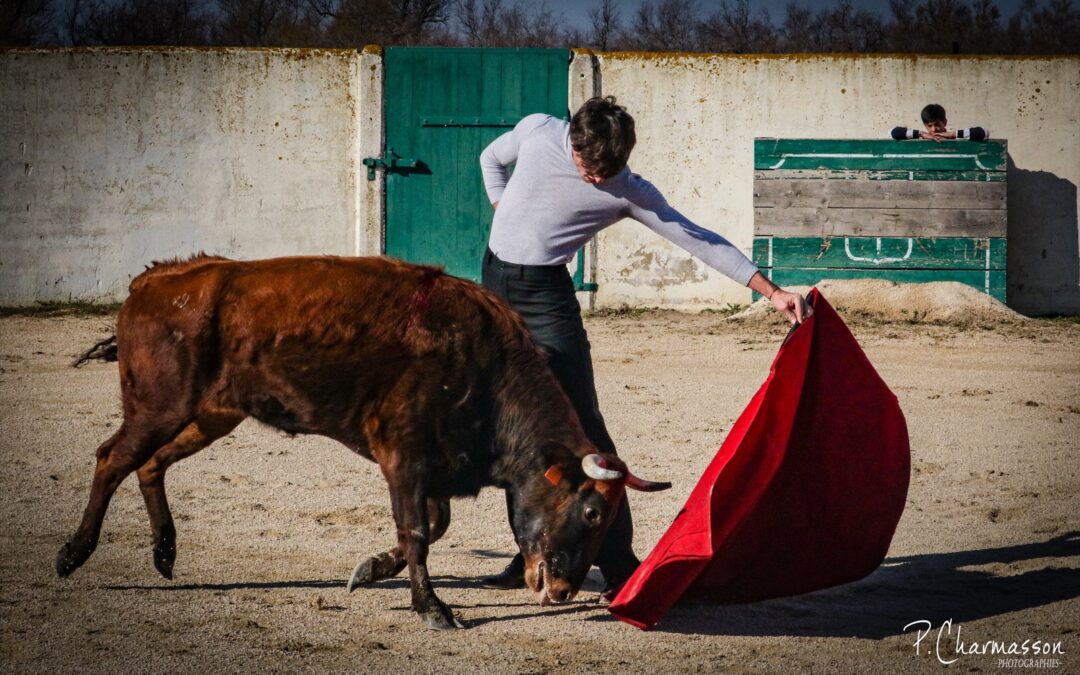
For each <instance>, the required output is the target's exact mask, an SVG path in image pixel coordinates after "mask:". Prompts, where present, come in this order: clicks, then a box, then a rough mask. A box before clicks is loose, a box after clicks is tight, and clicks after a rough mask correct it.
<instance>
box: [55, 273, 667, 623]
mask: <svg viewBox="0 0 1080 675" xmlns="http://www.w3.org/2000/svg"><path fill="white" fill-rule="evenodd" d="M116 348H117V352H116V353H117V356H118V360H119V371H120V384H121V391H122V396H123V411H124V422H123V424H122V425H121V426H120V429H119V430H118V431H117V432H116V433H115V434H114V435H113V436H112V437H111V438H109V439H108V440H106V441H105V442H104V443H103V444H102V445H101V447H99V448H98V450H97V468H96V470H95V472H94V480H93V484H92V486H91V490H90V498H89V504H88V505H87V507H86V511H85V513H84V515H83V519H82V522H81V524H80V525H79V528H78V530H77V531H76V532H75V534H74V535H73V536H72V538H71V539H70V541H68V543H67V544H65V545H64V546H63V547H62V548H61V549H60V552H59V554H58V556H57V559H56V571H57V573H58V574H59V575H60V576H67V575H69V574H71V573H72V572H73V571H74V570H75V569H77V568H78V567H79V566H80V565H82V564H83V563H84V562H85V561H86V560H87V558H89V557H90V555H91V553H93V551H94V548H95V546H96V545H97V541H98V536H99V533H100V530H101V523H102V519H103V518H104V516H105V510H106V508H107V507H108V504H109V500H110V498H111V497H112V495H113V493H114V492H115V491H116V488H117V487H118V486H119V485H120V483H121V481H123V480H124V478H125V477H126V476H127V475H128V474H130V473H131V472H133V471H134V472H136V473H137V475H138V478H139V487H140V489H141V490H142V494H143V498H144V499H145V502H146V508H147V511H148V512H149V515H150V525H151V528H152V530H153V535H154V565H155V567H157V569H158V571H159V572H160V573H161V574H162V575H163V576H165V577H166V578H172V569H173V563H174V561H175V559H176V530H175V528H174V525H173V520H172V516H171V514H170V512H169V505H168V502H167V501H166V498H165V485H164V479H165V471H166V469H167V468H168V467H169V466H170V465H172V464H173V463H174V462H176V461H177V460H180V459H183V458H184V457H187V456H189V455H192V454H194V453H196V452H198V451H199V450H202V449H203V448H205V447H206V446H208V445H210V444H211V443H213V442H214V441H215V440H216V439H218V438H221V437H222V436H224V435H226V434H228V433H229V432H230V431H232V429H234V428H235V427H236V425H238V424H239V423H240V422H241V421H242V420H244V419H245V418H246V417H249V416H250V417H254V418H256V419H258V420H261V421H262V422H265V423H267V424H270V425H272V426H274V427H277V428H279V429H283V430H285V431H287V432H291V433H312V434H321V435H323V436H328V437H330V438H333V439H336V440H338V441H340V442H341V443H343V444H345V445H346V446H348V447H349V448H351V449H352V450H354V451H355V452H357V453H359V454H361V455H363V456H364V457H366V458H368V459H371V460H373V461H375V462H377V463H378V464H379V468H380V469H381V470H382V473H383V476H384V477H385V478H386V481H387V484H388V485H389V489H390V500H391V504H392V507H393V514H394V521H395V523H396V525H397V545H396V546H395V547H393V548H391V549H390V550H389V551H387V552H386V553H382V554H380V555H376V556H372V557H371V558H368V559H365V560H362V562H361V563H360V564H359V565H358V566H357V568H356V570H355V572H354V574H353V578H352V579H351V580H350V582H349V588H350V590H351V589H352V588H353V587H354V586H356V585H358V584H364V583H370V582H373V581H376V580H378V579H383V578H387V577H390V576H393V575H396V574H398V573H399V572H400V571H401V570H402V569H403V568H404V567H405V566H406V565H408V567H409V576H410V579H411V587H412V606H413V609H414V610H415V611H416V612H418V613H419V614H420V615H421V617H422V618H423V619H424V621H425V622H426V623H427V624H428V625H429V626H431V627H434V628H452V627H455V626H458V627H460V626H461V624H460V623H459V622H458V621H457V620H456V619H455V618H454V615H453V613H452V612H451V611H450V609H449V608H448V607H447V606H446V605H445V604H443V603H442V601H440V600H439V599H438V598H437V597H436V596H435V592H434V590H433V589H432V586H431V582H430V579H429V577H428V572H427V565H426V560H427V552H428V546H430V545H431V544H432V543H434V542H435V540H437V539H438V538H439V537H440V536H441V535H442V534H443V532H445V531H446V527H447V525H449V521H450V509H449V502H448V500H449V498H451V497H459V496H473V495H476V494H477V493H478V492H479V490H480V489H481V488H482V487H484V486H488V485H494V486H498V487H500V488H503V489H505V490H509V491H510V492H511V493H512V495H513V497H514V502H515V503H516V504H520V505H521V506H520V508H519V509H518V510H517V517H516V518H517V520H516V522H515V528H514V529H515V531H516V536H517V539H518V545H519V547H520V548H521V551H522V553H523V554H524V556H525V559H526V564H527V580H528V582H529V585H530V586H531V588H532V589H533V590H534V591H535V592H536V593H537V595H538V597H539V599H540V601H541V602H542V603H547V602H549V601H557V602H561V601H565V600H568V599H570V598H572V597H573V595H574V594H575V593H576V592H577V589H578V588H579V587H580V585H581V583H582V581H583V580H584V578H585V575H586V573H587V572H588V570H589V567H590V565H591V564H592V561H593V559H594V558H595V556H596V553H597V551H598V548H599V546H600V543H601V540H602V538H603V536H604V534H605V532H606V531H607V528H608V525H609V524H610V523H611V520H612V519H613V517H614V512H615V508H616V507H617V505H618V504H619V500H620V498H621V495H622V492H623V489H624V487H625V486H627V485H629V486H630V487H635V488H637V489H644V490H655V489H662V488H664V487H668V484H663V483H651V482H648V481H642V480H640V479H638V478H635V477H634V476H633V475H631V474H630V473H629V471H627V470H626V467H625V465H624V464H623V463H622V462H620V461H619V459H618V458H617V457H614V456H611V455H601V454H598V453H597V451H596V449H595V448H594V447H593V446H592V445H591V444H590V443H589V441H588V439H587V438H586V437H585V434H584V432H583V431H582V429H581V426H580V424H579V422H578V419H577V416H576V415H575V413H574V411H573V408H572V407H571V405H570V402H569V401H568V399H567V398H566V396H565V395H564V394H563V392H562V390H561V389H560V387H559V385H558V383H557V381H556V380H555V378H554V376H553V375H552V374H551V373H550V371H549V370H548V368H547V365H546V363H545V360H544V357H543V355H542V354H541V353H540V352H539V351H538V350H537V349H536V348H535V346H534V345H533V343H532V341H531V340H530V338H529V335H528V332H527V330H526V329H525V327H524V324H523V323H522V322H521V320H520V318H519V317H517V315H516V314H514V313H513V312H512V311H511V310H510V309H509V308H508V307H507V306H506V305H504V304H503V303H502V302H501V301H500V300H499V299H497V298H496V297H495V296H494V295H492V294H490V293H488V292H487V291H485V290H484V289H482V288H481V287H479V286H478V285H476V284H474V283H472V282H469V281H465V280H463V279H458V278H455V277H452V276H449V275H446V274H443V273H442V272H441V271H440V270H438V269H435V268H430V267H420V266H415V265H409V264H406V263H402V262H398V261H394V260H390V259H385V258H352V259H349V258H281V259H275V260H262V261H254V262H237V261H230V260H225V259H222V258H213V257H207V256H199V257H196V258H193V259H191V260H186V261H176V262H170V263H159V264H155V265H154V266H153V267H151V268H150V269H149V270H148V271H146V272H145V273H143V274H142V275H140V276H139V277H137V278H136V279H135V280H134V281H133V282H132V284H131V294H130V297H129V298H128V299H127V301H126V302H125V303H124V305H123V307H122V308H121V310H120V314H119V317H118V319H117V326H116Z"/></svg>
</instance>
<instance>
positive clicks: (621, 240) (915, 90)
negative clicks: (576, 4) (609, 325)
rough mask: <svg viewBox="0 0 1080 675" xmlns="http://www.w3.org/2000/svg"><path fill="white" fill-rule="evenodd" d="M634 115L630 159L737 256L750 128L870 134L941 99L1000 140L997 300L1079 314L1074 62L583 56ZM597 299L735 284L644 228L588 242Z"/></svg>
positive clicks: (633, 298)
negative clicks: (1001, 225) (594, 62)
mask: <svg viewBox="0 0 1080 675" xmlns="http://www.w3.org/2000/svg"><path fill="white" fill-rule="evenodd" d="M597 58H598V60H599V63H600V72H601V89H602V91H603V93H604V94H605V95H615V96H616V97H617V98H618V99H619V101H620V102H621V103H623V104H625V105H626V106H627V107H628V109H629V110H630V111H631V113H632V114H633V115H634V118H635V120H636V121H637V137H638V145H637V148H636V149H635V150H634V155H633V157H632V158H631V167H632V168H633V169H634V170H635V171H636V172H638V173H641V174H642V175H644V176H646V177H647V178H649V179H650V180H651V181H653V182H654V183H655V184H656V185H657V186H658V187H659V188H660V189H661V190H662V191H663V192H664V193H665V195H666V196H667V197H668V200H669V201H670V202H671V203H672V205H674V206H675V207H676V208H678V209H679V210H681V211H683V212H684V213H685V214H687V215H688V216H689V217H690V218H692V219H693V220H695V221H697V222H698V223H700V224H701V225H704V226H706V227H709V228H711V229H714V230H716V231H717V232H719V233H720V234H722V235H724V236H725V237H727V238H728V239H730V240H731V241H733V242H734V243H735V244H736V245H737V246H739V247H740V248H742V249H743V250H744V251H746V252H749V251H750V247H751V241H752V237H753V220H754V215H753V156H754V151H753V140H754V137H786V138H881V137H886V135H887V134H888V132H889V129H891V128H892V127H893V126H895V125H900V124H902V125H905V126H912V125H916V124H919V111H920V110H921V109H922V107H923V105H925V104H926V103H930V102H937V103H941V104H942V105H944V106H945V108H946V110H947V111H948V114H949V122H950V124H951V126H973V125H976V124H978V125H982V126H986V127H988V128H989V129H990V132H991V134H992V136H993V137H995V138H1005V139H1008V141H1009V154H1010V156H1011V162H1010V164H1009V172H1008V180H1009V188H1008V201H1009V241H1008V246H1009V250H1008V255H1009V258H1008V284H1009V287H1008V294H1009V298H1010V300H1009V304H1010V305H1012V306H1013V307H1015V308H1016V309H1018V310H1020V311H1022V312H1027V313H1047V312H1062V313H1073V314H1075V313H1080V264H1078V256H1080V246H1078V231H1080V225H1078V218H1077V209H1078V195H1077V185H1078V184H1080V133H1078V130H1080V125H1078V122H1080V59H1078V58H1069V57H1054V58H998V57H993V58H991V57H935V56H839V55H824V56H821V55H814V56H804V55H778V56H732V55H701V54H694V55H662V54H641V53H606V54H598V55H597ZM596 255H597V259H596V268H597V270H598V278H597V281H598V283H599V291H598V293H597V296H596V304H597V305H598V306H601V307H603V306H618V305H631V306H657V305H659V306H667V307H677V308H686V309H692V308H701V307H709V306H712V307H715V306H718V305H719V306H722V305H723V304H724V303H728V302H739V303H744V302H747V301H748V300H749V297H750V294H749V291H747V290H746V289H744V288H741V287H739V286H737V285H736V284H734V283H733V282H731V281H729V280H727V279H726V278H725V277H723V276H722V275H720V274H719V273H717V272H714V271H713V270H711V269H709V268H707V267H705V265H703V264H702V263H700V262H699V261H697V260H694V259H692V258H690V256H689V255H687V254H686V253H684V252H683V251H682V250H681V249H678V248H676V247H674V246H672V245H670V244H668V243H667V242H666V241H664V240H663V239H661V238H659V237H657V236H656V235H654V234H652V233H651V232H649V231H648V230H646V229H645V228H644V227H642V226H640V225H638V224H636V223H633V222H623V223H619V224H617V225H615V226H613V227H611V228H609V229H608V230H606V231H605V232H603V233H601V235H600V237H599V238H598V242H597V251H596Z"/></svg>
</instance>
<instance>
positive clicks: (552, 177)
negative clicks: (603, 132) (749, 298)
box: [480, 114, 758, 286]
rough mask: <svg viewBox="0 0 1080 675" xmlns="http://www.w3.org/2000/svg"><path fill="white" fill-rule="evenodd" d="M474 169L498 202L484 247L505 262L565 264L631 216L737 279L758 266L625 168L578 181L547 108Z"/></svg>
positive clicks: (564, 133) (563, 136)
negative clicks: (601, 233)
mask: <svg viewBox="0 0 1080 675" xmlns="http://www.w3.org/2000/svg"><path fill="white" fill-rule="evenodd" d="M511 166H513V167H514V172H513V175H511V174H510V171H509V169H510V167H511ZM480 169H481V171H482V172H483V176H484V186H485V187H486V189H487V194H488V199H490V200H491V202H492V203H493V204H494V203H495V202H498V203H499V206H498V208H497V209H496V210H495V217H494V220H493V222H492V226H491V236H490V238H489V240H488V246H489V248H490V249H491V250H492V252H494V253H495V255H497V256H498V257H499V258H500V259H501V260H505V261H506V262H510V263H517V264H519V265H559V264H565V263H568V262H569V261H570V260H571V259H572V258H573V256H574V253H575V252H577V250H578V249H580V248H581V247H582V246H584V245H585V243H586V242H588V241H589V240H590V239H592V238H593V237H594V236H595V235H596V233H597V232H599V231H600V230H602V229H604V228H605V227H608V226H609V225H611V224H613V223H615V222H617V221H619V220H621V219H623V218H633V219H634V220H637V221H638V222H640V223H642V224H643V225H645V226H646V227H648V228H649V229H650V230H652V231H653V232H656V233H657V234H659V235H660V236H662V237H664V238H665V239H667V240H668V241H671V242H672V243H674V244H676V245H678V246H680V247H682V248H683V249H685V250H686V251H688V252H689V253H691V254H692V255H694V256H696V257H697V258H700V259H701V260H702V261H704V262H705V264H706V265H708V266H709V267H712V268H713V269H715V270H717V271H719V272H721V273H723V274H725V275H727V276H728V277H730V278H732V279H734V280H735V281H737V282H738V283H740V284H743V285H744V286H745V285H746V284H747V283H749V281H750V278H751V277H752V276H754V273H755V272H757V271H758V268H757V266H756V265H754V263H753V262H751V261H750V260H749V259H748V258H747V257H746V256H745V255H743V253H742V251H740V250H739V249H738V248H736V247H735V246H733V245H732V244H731V242H729V241H728V240H727V239H725V238H724V237H722V236H720V235H719V234H716V233H715V232H712V231H711V230H707V229H705V228H704V227H701V226H700V225H697V224H695V223H693V222H691V221H690V220H689V219H688V218H687V217H686V216H684V215H682V214H681V213H679V212H678V211H676V210H675V209H674V208H672V207H671V206H670V205H669V204H668V203H667V200H665V199H664V196H663V195H662V194H661V193H660V191H659V190H657V189H656V188H655V187H653V185H652V184H651V183H650V182H649V181H647V180H645V179H644V178H642V177H641V176H639V175H637V174H635V173H631V171H630V169H629V167H627V168H624V169H623V170H622V171H621V172H619V173H618V174H616V175H615V176H612V177H611V178H608V179H607V180H605V181H603V182H601V183H587V182H585V181H584V180H583V179H582V178H581V174H579V173H578V170H577V167H576V166H575V164H574V159H573V155H572V154H571V147H570V124H569V122H566V121H563V120H560V119H556V118H554V117H551V116H550V115H540V114H537V115H529V116H528V117H525V118H524V119H522V120H521V121H520V122H518V124H517V126H515V127H514V129H513V130H512V131H509V132H507V133H505V134H503V135H502V136H500V137H498V138H497V139H495V141H494V142H492V143H491V145H489V146H488V147H487V148H486V149H485V150H484V152H483V153H482V154H481V155H480Z"/></svg>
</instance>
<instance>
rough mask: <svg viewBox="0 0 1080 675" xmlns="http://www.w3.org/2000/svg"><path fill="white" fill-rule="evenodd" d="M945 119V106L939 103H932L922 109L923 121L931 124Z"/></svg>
mask: <svg viewBox="0 0 1080 675" xmlns="http://www.w3.org/2000/svg"><path fill="white" fill-rule="evenodd" d="M944 121H945V108H942V107H941V106H940V105H938V104H937V103H931V104H930V105H928V106H926V107H925V108H923V109H922V123H923V124H930V123H931V122H944Z"/></svg>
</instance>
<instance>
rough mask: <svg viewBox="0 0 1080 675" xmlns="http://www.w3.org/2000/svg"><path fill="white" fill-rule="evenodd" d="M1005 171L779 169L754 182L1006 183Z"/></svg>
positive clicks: (761, 174) (759, 175) (756, 174)
mask: <svg viewBox="0 0 1080 675" xmlns="http://www.w3.org/2000/svg"><path fill="white" fill-rule="evenodd" d="M1006 176H1007V174H1006V173H1005V172H1004V171H870V170H867V171H853V170H848V169H840V170H837V171H828V170H813V169H793V170H791V171H788V170H785V169H777V170H775V171H769V170H764V171H755V172H754V180H785V179H806V178H818V179H822V180H916V181H924V180H925V181H939V180H950V181H971V182H979V183H1004V182H1006Z"/></svg>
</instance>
